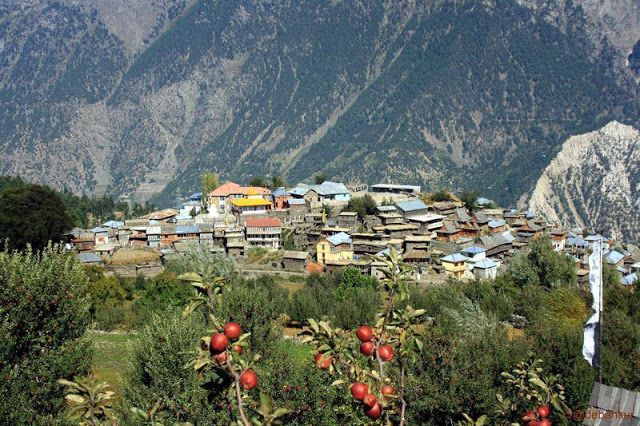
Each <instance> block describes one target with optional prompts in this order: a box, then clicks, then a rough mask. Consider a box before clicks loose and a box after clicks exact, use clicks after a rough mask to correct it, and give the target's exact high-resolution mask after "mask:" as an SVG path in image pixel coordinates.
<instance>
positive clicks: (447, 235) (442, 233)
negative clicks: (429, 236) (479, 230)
mask: <svg viewBox="0 0 640 426" xmlns="http://www.w3.org/2000/svg"><path fill="white" fill-rule="evenodd" d="M460 238H462V230H460V228H458V227H457V226H456V225H455V224H454V223H453V222H451V221H449V220H446V221H444V222H442V228H440V229H438V230H436V239H437V240H439V241H456V240H458V239H460Z"/></svg>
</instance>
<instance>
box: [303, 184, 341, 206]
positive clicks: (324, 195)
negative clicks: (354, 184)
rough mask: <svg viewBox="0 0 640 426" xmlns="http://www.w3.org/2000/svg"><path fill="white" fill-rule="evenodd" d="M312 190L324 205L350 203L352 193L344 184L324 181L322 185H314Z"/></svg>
mask: <svg viewBox="0 0 640 426" xmlns="http://www.w3.org/2000/svg"><path fill="white" fill-rule="evenodd" d="M311 189H312V190H313V191H315V193H316V194H318V196H319V197H320V199H321V202H322V203H329V204H332V203H345V204H346V203H348V202H349V200H350V199H351V192H350V191H349V189H347V187H346V186H345V185H344V184H343V183H338V182H331V181H324V182H322V183H321V184H320V185H312V186H311Z"/></svg>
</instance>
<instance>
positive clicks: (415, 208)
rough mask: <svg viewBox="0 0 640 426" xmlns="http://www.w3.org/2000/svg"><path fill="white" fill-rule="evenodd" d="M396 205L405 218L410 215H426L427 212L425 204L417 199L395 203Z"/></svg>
mask: <svg viewBox="0 0 640 426" xmlns="http://www.w3.org/2000/svg"><path fill="white" fill-rule="evenodd" d="M396 207H397V208H398V211H399V212H400V214H401V215H402V216H403V217H404V218H405V219H406V218H409V217H412V216H420V215H426V214H427V213H428V212H429V208H428V207H427V205H426V204H425V203H423V202H422V200H418V199H415V200H408V201H402V202H399V203H396Z"/></svg>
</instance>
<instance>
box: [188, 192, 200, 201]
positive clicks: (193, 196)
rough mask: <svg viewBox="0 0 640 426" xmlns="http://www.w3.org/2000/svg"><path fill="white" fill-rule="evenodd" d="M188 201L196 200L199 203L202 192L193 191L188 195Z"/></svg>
mask: <svg viewBox="0 0 640 426" xmlns="http://www.w3.org/2000/svg"><path fill="white" fill-rule="evenodd" d="M189 201H197V202H198V203H200V202H201V201H202V192H194V193H193V194H191V195H189Z"/></svg>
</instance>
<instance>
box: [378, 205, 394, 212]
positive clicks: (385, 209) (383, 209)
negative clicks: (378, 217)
mask: <svg viewBox="0 0 640 426" xmlns="http://www.w3.org/2000/svg"><path fill="white" fill-rule="evenodd" d="M376 209H378V211H379V212H394V211H396V206H378V207H376Z"/></svg>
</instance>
